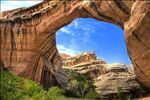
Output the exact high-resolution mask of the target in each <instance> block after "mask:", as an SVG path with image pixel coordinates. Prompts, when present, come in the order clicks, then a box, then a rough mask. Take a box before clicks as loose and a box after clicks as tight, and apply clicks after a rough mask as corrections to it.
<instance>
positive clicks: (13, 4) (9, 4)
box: [1, 0, 42, 12]
mask: <svg viewBox="0 0 150 100" xmlns="http://www.w3.org/2000/svg"><path fill="white" fill-rule="evenodd" d="M40 2H42V0H36V1H29V0H28V1H27V0H26V1H25V0H24V1H21V0H12V1H1V12H3V11H6V10H12V9H16V8H20V7H29V6H32V5H35V4H37V3H40Z"/></svg>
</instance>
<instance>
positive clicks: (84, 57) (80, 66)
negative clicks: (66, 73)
mask: <svg viewBox="0 0 150 100" xmlns="http://www.w3.org/2000/svg"><path fill="white" fill-rule="evenodd" d="M60 55H61V57H62V58H63V60H62V62H63V68H67V69H71V70H74V71H77V72H78V73H80V74H82V75H85V76H87V77H90V78H94V77H98V76H99V75H101V74H104V73H105V72H106V70H105V69H104V67H103V64H106V62H105V61H103V60H100V59H97V57H96V54H95V53H94V52H83V53H80V54H78V55H76V56H73V57H69V58H68V57H64V56H63V55H62V54H60Z"/></svg>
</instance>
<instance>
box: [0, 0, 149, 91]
mask: <svg viewBox="0 0 150 100" xmlns="http://www.w3.org/2000/svg"><path fill="white" fill-rule="evenodd" d="M149 9H150V1H148V0H143V1H141V0H130V1H127V0H120V1H117V0H96V1H95V0H92V1H91V0H69V1H68V0H44V1H43V2H41V3H39V4H37V5H35V6H32V7H28V8H19V9H14V10H10V11H5V12H3V13H2V14H1V17H0V26H1V30H0V31H1V35H0V38H1V39H0V43H1V46H0V51H1V57H0V58H1V59H0V60H1V62H2V63H3V65H5V67H7V68H8V69H9V70H10V71H12V72H14V73H16V74H18V75H21V76H23V77H25V78H28V79H32V80H35V81H37V82H39V83H41V84H43V85H44V86H46V87H49V86H52V85H56V84H57V83H58V82H57V81H58V80H59V79H58V78H56V77H57V75H56V73H57V74H58V73H59V74H61V77H62V80H66V79H67V76H66V75H65V74H62V73H63V71H62V68H61V60H60V57H59V54H58V52H57V49H56V43H55V33H56V31H57V30H58V29H60V28H61V27H63V26H65V25H67V24H69V23H70V22H71V21H73V20H74V19H76V18H95V19H97V20H101V21H106V22H110V23H114V24H116V25H118V26H120V27H121V28H123V29H124V30H125V39H126V44H127V48H128V53H129V56H130V58H131V61H132V63H133V65H134V68H135V73H136V75H137V78H138V80H139V82H140V83H141V84H143V86H144V87H146V88H147V89H150V34H149V33H150V30H149V29H150V25H149V23H150V10H149ZM45 62H48V64H46V63H45ZM48 66H49V67H48ZM51 69H53V71H52V70H51ZM52 73H53V74H52ZM61 77H59V78H61ZM60 80H61V79H60ZM62 83H63V84H65V83H64V82H62Z"/></svg>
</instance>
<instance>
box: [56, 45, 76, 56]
mask: <svg viewBox="0 0 150 100" xmlns="http://www.w3.org/2000/svg"><path fill="white" fill-rule="evenodd" d="M57 49H58V51H59V53H66V54H69V55H71V56H74V55H76V54H77V53H78V52H77V51H75V50H73V49H70V48H66V47H64V46H63V45H61V44H57Z"/></svg>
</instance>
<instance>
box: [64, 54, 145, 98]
mask: <svg viewBox="0 0 150 100" xmlns="http://www.w3.org/2000/svg"><path fill="white" fill-rule="evenodd" d="M76 61H77V62H78V63H75V62H76ZM63 67H64V68H67V69H71V70H74V71H76V72H78V73H80V74H82V75H85V76H86V77H90V78H91V79H92V80H93V85H94V86H95V90H96V92H97V93H98V94H99V95H100V96H101V97H102V99H104V98H106V99H107V100H108V99H109V98H110V99H112V98H114V97H115V96H117V94H118V93H125V94H130V91H133V90H134V89H142V88H141V86H140V85H139V83H138V82H137V80H136V76H135V74H134V71H133V69H132V68H133V66H132V65H125V64H120V63H113V64H107V63H106V62H105V61H103V60H99V59H97V57H96V54H95V53H94V52H84V53H81V54H79V55H76V56H74V57H70V58H64V59H63ZM143 92H144V91H143Z"/></svg>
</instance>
